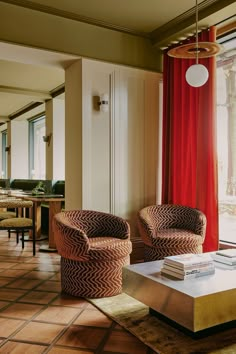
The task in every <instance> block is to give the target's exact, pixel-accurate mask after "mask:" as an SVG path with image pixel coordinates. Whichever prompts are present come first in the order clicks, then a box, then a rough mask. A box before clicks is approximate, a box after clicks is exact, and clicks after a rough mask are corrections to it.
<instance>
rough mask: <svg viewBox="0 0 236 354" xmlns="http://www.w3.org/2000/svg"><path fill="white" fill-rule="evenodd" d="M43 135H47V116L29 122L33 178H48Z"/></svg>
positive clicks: (31, 173) (30, 158)
mask: <svg viewBox="0 0 236 354" xmlns="http://www.w3.org/2000/svg"><path fill="white" fill-rule="evenodd" d="M43 136H45V116H41V117H38V118H35V119H33V120H31V121H30V122H29V154H30V156H29V161H30V168H29V170H30V178H32V179H45V178H46V151H45V143H44V141H43Z"/></svg>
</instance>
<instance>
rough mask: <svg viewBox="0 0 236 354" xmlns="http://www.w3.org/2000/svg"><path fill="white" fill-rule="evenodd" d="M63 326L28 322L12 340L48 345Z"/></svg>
mask: <svg viewBox="0 0 236 354" xmlns="http://www.w3.org/2000/svg"><path fill="white" fill-rule="evenodd" d="M63 328H64V327H63V326H60V325H56V324H47V323H39V322H30V323H28V324H27V325H26V326H25V327H24V328H23V329H21V330H20V331H19V332H18V333H17V334H16V335H15V336H14V337H13V338H14V339H17V340H20V341H27V342H33V343H40V344H41V343H45V344H50V343H51V342H52V341H53V340H54V339H55V338H56V337H57V336H58V335H59V333H60V332H61V331H62V330H63Z"/></svg>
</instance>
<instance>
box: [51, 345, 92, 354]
mask: <svg viewBox="0 0 236 354" xmlns="http://www.w3.org/2000/svg"><path fill="white" fill-rule="evenodd" d="M48 353H49V354H93V353H94V351H88V350H79V349H66V348H60V347H58V346H55V347H53V348H52V349H51V350H49V352H48Z"/></svg>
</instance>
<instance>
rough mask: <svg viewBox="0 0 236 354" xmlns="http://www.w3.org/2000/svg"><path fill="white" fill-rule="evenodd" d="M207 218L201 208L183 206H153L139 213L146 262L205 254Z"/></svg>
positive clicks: (139, 225)
mask: <svg viewBox="0 0 236 354" xmlns="http://www.w3.org/2000/svg"><path fill="white" fill-rule="evenodd" d="M206 223H207V222H206V216H205V214H204V213H203V212H201V211H200V210H198V209H195V208H191V207H188V206H183V205H174V204H162V205H151V206H147V207H145V208H143V209H141V210H140V211H139V212H138V228H139V233H140V236H141V238H142V240H143V242H144V261H145V262H148V261H154V260H159V259H163V258H164V257H167V256H171V255H176V254H184V253H202V245H203V242H204V239H205V234H206Z"/></svg>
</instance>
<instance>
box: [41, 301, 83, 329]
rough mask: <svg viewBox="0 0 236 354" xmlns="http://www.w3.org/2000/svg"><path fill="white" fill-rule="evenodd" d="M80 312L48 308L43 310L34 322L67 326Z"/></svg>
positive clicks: (77, 310) (71, 309) (55, 307)
mask: <svg viewBox="0 0 236 354" xmlns="http://www.w3.org/2000/svg"><path fill="white" fill-rule="evenodd" d="M80 311H81V310H79V309H75V308H68V307H62V306H49V307H47V308H46V309H45V310H43V311H42V312H41V313H40V314H39V315H38V316H37V317H35V319H34V320H35V321H43V322H48V323H58V324H65V325H66V324H67V323H69V322H70V321H72V320H73V318H75V317H76V316H77V315H78V314H79V313H80Z"/></svg>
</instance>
